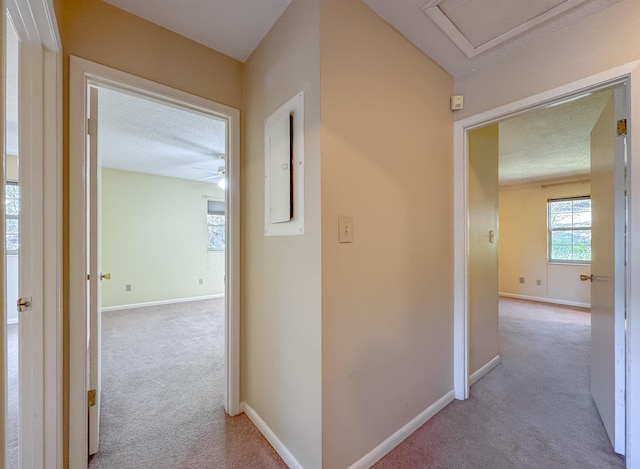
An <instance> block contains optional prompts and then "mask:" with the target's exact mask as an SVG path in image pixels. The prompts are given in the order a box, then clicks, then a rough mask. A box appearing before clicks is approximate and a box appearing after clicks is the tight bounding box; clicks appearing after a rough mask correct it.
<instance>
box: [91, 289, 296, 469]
mask: <svg viewBox="0 0 640 469" xmlns="http://www.w3.org/2000/svg"><path fill="white" fill-rule="evenodd" d="M224 330H225V327H224V300H223V299H216V300H205V301H197V302H189V303H181V304H174V305H166V306H157V307H145V308H137V309H131V310H122V311H111V312H105V313H103V315H102V404H101V413H102V415H101V424H100V450H99V452H98V453H97V454H96V455H95V456H93V457H92V458H91V460H90V462H89V468H90V469H125V468H126V469H147V468H148V469H152V468H153V469H163V468H171V469H177V468H185V469H186V468H189V469H199V468H216V469H218V468H220V469H226V468H260V469H263V468H264V469H269V468H286V467H287V466H286V465H285V464H284V462H283V461H282V460H281V459H280V457H279V456H278V454H277V453H276V452H275V451H274V450H273V448H272V447H271V446H270V445H269V443H268V442H267V441H266V440H265V439H264V437H263V436H262V435H261V434H260V432H259V431H258V430H257V429H256V428H255V427H254V426H253V424H252V423H251V421H250V420H249V419H248V418H247V417H246V416H245V415H244V414H242V415H240V416H237V417H229V416H227V415H226V414H225V412H224V404H223V392H224V384H225V365H224Z"/></svg>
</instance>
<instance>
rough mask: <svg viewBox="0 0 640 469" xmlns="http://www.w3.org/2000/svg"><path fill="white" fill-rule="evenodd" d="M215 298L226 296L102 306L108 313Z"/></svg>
mask: <svg viewBox="0 0 640 469" xmlns="http://www.w3.org/2000/svg"><path fill="white" fill-rule="evenodd" d="M214 298H224V293H221V294H218V295H205V296H192V297H190V298H176V299H173V300H161V301H147V302H145V303H133V304H130V305H119V306H106V307H104V308H102V312H103V313H106V312H108V311H120V310H123V309H134V308H144V307H146V306H162V305H172V304H175V303H187V302H189V301H201V300H212V299H214Z"/></svg>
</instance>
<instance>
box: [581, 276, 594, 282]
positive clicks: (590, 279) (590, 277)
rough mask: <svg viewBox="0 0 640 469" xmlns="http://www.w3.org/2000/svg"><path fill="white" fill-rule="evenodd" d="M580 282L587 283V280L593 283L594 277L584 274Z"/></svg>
mask: <svg viewBox="0 0 640 469" xmlns="http://www.w3.org/2000/svg"><path fill="white" fill-rule="evenodd" d="M580 280H581V281H583V282H586V281H587V280H589V281H591V282H593V275H585V274H582V275H580Z"/></svg>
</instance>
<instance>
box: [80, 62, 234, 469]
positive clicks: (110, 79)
mask: <svg viewBox="0 0 640 469" xmlns="http://www.w3.org/2000/svg"><path fill="white" fill-rule="evenodd" d="M90 84H91V85H95V86H104V87H110V88H115V89H118V90H122V91H125V92H131V93H135V94H138V95H143V96H148V97H151V98H153V99H156V100H160V101H162V102H165V103H167V104H170V105H172V106H178V107H181V108H185V109H190V110H193V111H196V112H199V113H204V114H207V115H211V116H215V117H217V118H222V119H224V120H226V121H227V124H228V125H227V147H228V155H229V157H228V161H227V162H226V166H227V181H228V184H227V187H226V189H225V190H226V197H225V201H226V210H227V224H226V229H227V233H226V239H227V240H228V245H227V249H226V250H225V269H226V272H225V273H226V279H227V281H226V283H225V293H224V296H225V298H226V302H225V342H226V344H225V346H226V354H225V359H226V370H227V375H226V389H225V410H226V411H227V413H229V414H230V415H237V414H239V413H240V412H241V410H240V409H241V408H240V111H238V110H237V109H234V108H231V107H229V106H225V105H223V104H219V103H215V102H213V101H210V100H208V99H204V98H201V97H198V96H195V95H192V94H189V93H186V92H184V91H180V90H176V89H173V88H170V87H168V86H165V85H162V84H159V83H155V82H153V81H150V80H146V79H143V78H140V77H137V76H134V75H131V74H128V73H126V72H122V71H118V70H115V69H112V68H109V67H106V66H103V65H100V64H96V63H94V62H90V61H88V60H85V59H81V58H78V57H73V56H72V57H70V73H69V93H70V96H69V212H68V213H69V214H70V216H69V243H70V246H73V249H71V250H70V253H69V266H70V267H69V269H70V271H69V282H70V285H69V292H70V293H69V375H70V376H69V380H70V384H69V466H70V469H86V467H87V459H88V455H87V417H86V416H87V392H86V386H85V383H86V374H87V348H86V338H87V315H86V278H87V277H86V275H87V272H86V245H87V243H86V241H87V240H86V209H85V203H86V192H85V190H86V183H87V181H86V178H85V175H86V150H87V149H86V126H87V94H88V93H87V89H88V87H89V85H90Z"/></svg>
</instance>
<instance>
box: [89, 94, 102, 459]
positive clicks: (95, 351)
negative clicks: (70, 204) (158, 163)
mask: <svg viewBox="0 0 640 469" xmlns="http://www.w3.org/2000/svg"><path fill="white" fill-rule="evenodd" d="M87 145H88V151H87V155H88V159H89V161H88V162H87V168H88V173H89V174H88V176H89V177H88V180H89V184H87V205H88V206H87V211H88V214H87V215H88V216H87V240H88V243H89V246H88V249H87V254H88V259H87V270H88V275H87V301H88V305H87V306H88V308H87V311H88V316H89V317H88V318H87V319H88V328H87V330H88V335H87V357H88V363H87V367H88V370H87V371H88V373H87V381H88V382H87V393H88V404H89V412H88V418H89V427H88V428H89V454H95V453H97V452H98V444H99V439H100V338H101V327H100V325H101V313H100V304H101V300H100V282H101V281H102V273H101V272H100V194H101V188H100V155H99V152H98V88H96V87H93V86H90V87H89V120H88V138H87Z"/></svg>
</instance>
